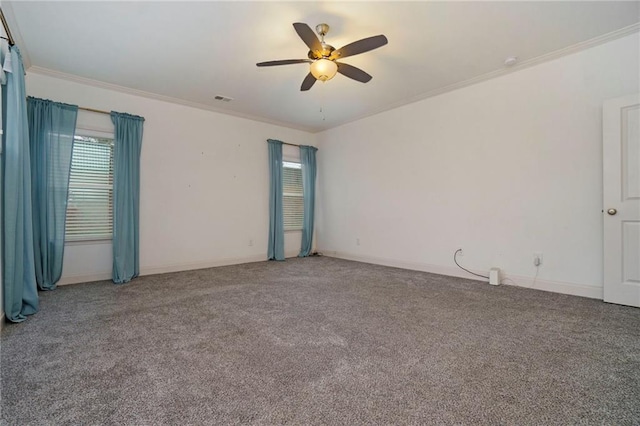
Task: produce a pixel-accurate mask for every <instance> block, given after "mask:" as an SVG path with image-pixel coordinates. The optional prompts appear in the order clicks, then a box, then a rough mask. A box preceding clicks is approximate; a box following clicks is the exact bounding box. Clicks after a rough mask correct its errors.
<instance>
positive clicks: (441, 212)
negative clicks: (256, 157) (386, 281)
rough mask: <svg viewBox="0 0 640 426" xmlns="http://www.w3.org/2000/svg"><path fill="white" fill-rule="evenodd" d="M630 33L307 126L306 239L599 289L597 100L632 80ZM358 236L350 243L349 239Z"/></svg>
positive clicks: (420, 265)
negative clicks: (312, 141) (312, 159)
mask: <svg viewBox="0 0 640 426" xmlns="http://www.w3.org/2000/svg"><path fill="white" fill-rule="evenodd" d="M638 40H639V38H638V34H635V35H632V36H627V37H625V38H623V39H619V40H616V41H612V42H609V43H607V44H604V45H601V46H597V47H594V48H591V49H588V50H585V51H582V52H579V53H576V54H573V55H570V56H567V57H563V58H560V59H557V60H554V61H551V62H547V63H543V64H540V65H537V66H535V67H531V68H527V69H523V70H521V71H517V72H514V73H510V74H507V75H505V76H502V77H500V78H496V79H493V80H489V81H486V82H483V83H480V84H477V85H474V86H470V87H467V88H463V89H460V90H457V91H454V92H450V93H446V94H443V95H440V96H437V97H433V98H430V99H426V100H423V101H420V102H417V103H414V104H411V105H406V106H404V107H401V108H397V109H394V110H391V111H388V112H384V113H381V114H378V115H376V116H372V117H369V118H366V119H362V120H359V121H357V122H354V123H350V124H346V125H344V126H341V127H339V128H336V129H332V130H329V131H326V132H323V133H321V134H319V135H318V143H319V147H320V149H319V151H318V165H319V189H318V197H319V200H318V201H319V206H320V208H319V214H318V223H317V232H318V237H319V239H318V249H319V250H320V251H321V252H324V253H325V254H333V255H337V256H340V257H345V258H352V259H358V260H365V261H370V262H373V263H381V264H389V265H395V266H401V267H409V268H413V269H420V270H427V271H434V272H442V273H446V274H452V275H457V274H461V276H468V275H466V273H464V272H462V271H460V270H458V269H456V267H455V265H454V263H453V260H452V257H453V253H454V251H455V250H456V249H457V248H463V249H464V252H465V254H464V257H462V258H460V261H461V262H462V263H463V265H466V266H467V267H469V268H471V269H474V270H478V271H483V272H485V273H486V272H487V271H488V269H489V268H490V267H492V266H497V267H500V268H502V269H503V270H504V271H505V272H506V273H507V274H508V276H509V277H510V278H511V279H512V281H508V282H509V283H512V284H513V283H515V284H519V285H525V286H530V285H532V284H533V281H532V279H533V277H534V276H535V273H536V269H535V267H534V266H533V262H532V256H533V253H534V252H542V253H543V255H544V258H543V264H542V266H541V267H540V269H539V273H538V277H537V279H536V282H535V286H536V287H537V288H542V289H548V290H554V291H561V292H568V293H574V294H582V295H585V296H590V297H601V295H602V275H603V266H602V240H603V239H602V214H601V209H602V191H603V190H602V152H601V151H602V146H601V143H602V137H601V135H602V130H601V128H602V126H601V105H602V102H603V101H604V100H605V99H608V98H613V97H617V96H621V95H625V94H629V93H634V92H637V91H638V90H639V84H638V80H639V76H640V71H639V67H638V61H639V58H638V52H639V42H638ZM357 238H359V239H360V245H357V244H356V239H357Z"/></svg>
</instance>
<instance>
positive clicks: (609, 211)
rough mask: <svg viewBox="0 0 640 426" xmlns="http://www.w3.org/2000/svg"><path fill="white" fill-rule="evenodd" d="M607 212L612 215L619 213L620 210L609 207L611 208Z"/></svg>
mask: <svg viewBox="0 0 640 426" xmlns="http://www.w3.org/2000/svg"><path fill="white" fill-rule="evenodd" d="M607 213H609V214H610V215H611V216H613V215H614V214H616V213H618V210H616V209H609V210H607Z"/></svg>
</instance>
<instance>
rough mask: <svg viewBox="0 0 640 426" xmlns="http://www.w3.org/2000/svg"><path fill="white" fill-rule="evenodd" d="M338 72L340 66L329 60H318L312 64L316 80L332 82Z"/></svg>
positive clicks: (312, 71) (312, 72)
mask: <svg viewBox="0 0 640 426" xmlns="http://www.w3.org/2000/svg"><path fill="white" fill-rule="evenodd" d="M337 72H338V64H336V63H335V62H334V61H331V60H329V59H324V58H323V59H317V60H315V61H313V63H312V64H311V74H313V76H314V77H315V78H316V80H320V81H327V80H331V79H332V78H333V77H335V75H336V73H337Z"/></svg>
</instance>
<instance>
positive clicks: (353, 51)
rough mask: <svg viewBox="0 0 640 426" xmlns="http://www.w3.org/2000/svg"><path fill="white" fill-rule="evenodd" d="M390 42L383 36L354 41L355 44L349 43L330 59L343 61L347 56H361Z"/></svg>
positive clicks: (335, 52) (336, 51)
mask: <svg viewBox="0 0 640 426" xmlns="http://www.w3.org/2000/svg"><path fill="white" fill-rule="evenodd" d="M388 42H389V41H388V40H387V38H386V37H385V36H383V35H382V34H380V35H377V36H373V37H367V38H363V39H362V40H358V41H354V42H353V43H349V44H347V45H346V46H343V47H341V48H340V49H338V50H335V51H334V52H333V53H332V54H331V57H330V59H341V58H346V57H347V56H353V55H359V54H360V53H364V52H368V51H370V50H373V49H377V48H378V47H381V46H384V45H385V44H387V43H388Z"/></svg>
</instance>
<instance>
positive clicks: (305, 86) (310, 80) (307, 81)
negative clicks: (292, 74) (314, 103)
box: [300, 73, 316, 92]
mask: <svg viewBox="0 0 640 426" xmlns="http://www.w3.org/2000/svg"><path fill="white" fill-rule="evenodd" d="M315 82H316V78H315V77H314V76H313V74H311V73H309V74H307V76H306V77H305V78H304V80H303V81H302V86H300V91H302V92H305V91H307V90H309V89H311V87H312V86H313V85H314V83H315Z"/></svg>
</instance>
